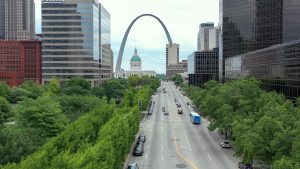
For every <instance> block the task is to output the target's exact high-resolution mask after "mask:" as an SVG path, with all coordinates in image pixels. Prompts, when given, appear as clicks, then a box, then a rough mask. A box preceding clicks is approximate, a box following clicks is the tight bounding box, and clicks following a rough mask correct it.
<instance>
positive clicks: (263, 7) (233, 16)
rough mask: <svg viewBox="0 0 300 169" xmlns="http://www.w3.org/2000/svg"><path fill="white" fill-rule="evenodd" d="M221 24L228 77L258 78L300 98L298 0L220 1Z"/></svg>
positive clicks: (221, 55)
mask: <svg viewBox="0 0 300 169" xmlns="http://www.w3.org/2000/svg"><path fill="white" fill-rule="evenodd" d="M220 24H221V33H222V34H221V37H222V39H221V42H222V45H220V56H219V58H220V60H221V61H222V62H221V63H222V64H223V65H221V67H220V68H221V70H222V71H223V74H222V75H223V77H224V78H225V80H230V79H236V78H239V77H256V78H258V79H260V80H262V81H263V84H264V87H265V88H266V89H268V90H276V91H278V92H281V93H284V94H286V96H287V97H289V98H295V97H299V88H300V85H299V81H300V77H299V72H297V71H296V70H300V65H299V63H298V60H299V58H300V54H299V52H298V51H299V44H298V42H295V41H297V40H299V39H300V31H299V30H300V1H299V0H247V1H241V0H221V1H220ZM294 43H295V44H294ZM274 45H275V46H274ZM225 62H226V65H225ZM291 71H293V72H294V74H291V73H289V72H291Z"/></svg>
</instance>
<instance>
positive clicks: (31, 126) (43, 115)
mask: <svg viewBox="0 0 300 169" xmlns="http://www.w3.org/2000/svg"><path fill="white" fill-rule="evenodd" d="M140 79H148V78H144V77H143V78H140ZM157 81H158V80H157V79H155V78H151V79H150V80H149V81H148V82H147V83H145V84H144V85H143V86H140V87H137V86H134V87H132V86H130V85H129V81H128V80H122V79H112V80H109V81H106V82H104V83H103V84H102V85H100V86H96V87H93V88H91V87H90V84H89V82H87V81H85V80H84V79H81V78H73V79H71V80H69V81H66V82H63V83H59V81H58V79H53V80H52V81H51V82H50V83H49V84H48V85H46V86H40V85H37V84H35V83H32V82H25V84H26V85H24V84H23V85H21V86H20V87H17V88H9V87H8V86H7V85H5V84H4V83H0V88H1V87H3V86H4V87H5V88H6V89H7V90H0V91H1V93H0V94H1V97H0V119H2V120H1V121H2V123H1V124H2V125H1V126H0V165H1V164H2V165H4V164H7V163H18V162H19V161H20V160H21V159H24V158H26V156H27V155H29V154H31V153H33V152H35V151H37V150H38V152H43V153H44V152H45V151H47V150H48V149H47V150H45V147H47V145H49V144H51V142H52V143H53V144H54V145H52V146H53V147H52V148H54V149H59V148H60V147H66V150H64V153H65V152H67V151H73V150H74V151H75V150H76V153H77V148H76V146H83V145H81V144H83V143H84V144H85V143H86V146H88V145H89V144H91V142H93V143H96V141H97V139H98V137H96V136H97V134H95V132H97V133H98V132H99V131H98V130H99V129H100V127H101V126H102V125H104V124H105V123H106V122H107V121H109V120H110V118H111V117H112V116H113V114H115V115H117V114H118V116H119V114H125V112H126V113H128V112H132V113H133V114H132V115H126V117H127V116H128V117H129V116H136V117H135V119H136V118H137V117H139V115H138V114H137V113H134V112H137V111H136V110H137V100H136V99H140V100H143V99H145V100H149V98H150V96H149V95H151V94H152V92H153V89H154V88H155V87H154V88H151V87H153V86H157V85H153V84H157ZM87 84H88V85H87ZM23 86H31V87H30V88H27V89H25V88H24V87H23ZM35 87H36V88H38V90H39V91H41V92H40V93H39V94H38V95H36V96H35V97H31V96H30V95H26V96H22V95H20V97H18V99H19V100H18V101H17V102H9V101H8V100H9V98H10V97H11V93H12V91H13V90H19V88H21V89H22V90H28V91H29V89H30V91H31V90H32V91H34V90H37V89H36V88H35ZM157 87H158V86H157ZM4 91H6V92H4ZM130 92H133V94H134V96H133V97H132V98H133V99H134V100H132V101H131V102H133V103H136V104H132V105H128V104H127V103H129V101H128V99H127V98H128V95H129V93H130ZM35 94H37V93H35ZM102 98H103V99H102ZM117 100H118V101H117ZM145 102H146V101H145ZM10 103H11V104H10ZM135 109H136V110H135ZM82 116H83V117H82ZM80 117H82V118H83V119H85V120H86V122H78V121H82V118H80ZM92 118H95V119H94V120H97V123H98V122H99V125H98V124H97V125H98V127H97V128H96V129H95V128H94V127H96V126H95V125H96V124H93V123H92V121H93V120H92ZM77 119H79V120H77ZM131 119H132V118H131ZM133 119H134V118H133ZM99 120H100V121H99ZM138 122H139V121H138V120H136V121H135V123H138ZM83 123H84V124H83ZM85 123H86V124H88V123H89V125H86V124H85ZM95 123H96V122H95ZM132 124H133V126H135V125H134V123H132ZM90 125H92V126H90ZM75 126H78V127H75ZM83 126H84V127H86V128H82V127H83ZM112 128H113V127H112ZM87 130H95V131H93V132H94V133H92V131H91V132H88V131H87ZM128 130H132V131H135V130H136V128H134V130H133V128H129V129H128ZM71 131H72V132H71ZM70 132H71V133H70ZM81 132H82V133H81ZM60 133H61V134H60ZM63 133H64V134H63ZM72 133H73V134H72ZM133 133H136V132H133ZM69 134H70V135H69ZM81 134H83V135H82V137H81V136H80V135H81ZM57 135H58V136H57ZM76 135H78V136H76ZM58 137H59V138H62V137H63V138H64V139H65V138H66V137H69V138H68V139H67V140H65V143H64V142H63V141H62V140H59V141H58V142H56V141H55V140H57V139H58ZM77 137H78V138H77ZM84 137H89V138H87V139H89V141H87V142H86V141H85V139H84ZM131 139H132V137H131ZM49 140H50V141H49ZM73 141H74V142H73ZM46 142H48V143H47V144H46V145H44V143H46ZM68 144H70V145H68ZM73 144H74V146H75V147H73V146H72V145H73ZM43 145H44V146H43ZM41 146H43V147H42V148H40V147H41ZM70 146H71V147H73V148H70ZM52 148H50V149H52ZM74 148H75V149H74ZM51 151H52V150H51ZM53 151H54V150H53ZM58 151H59V150H58ZM38 152H37V153H34V155H32V156H35V155H38V156H41V154H39V153H38ZM59 153H60V151H59V152H58V153H57V154H56V155H55V156H53V158H54V157H56V156H57V155H58V154H59ZM46 154H48V155H51V153H50V152H47V153H46ZM46 154H44V155H46ZM31 158H32V157H31V156H30V157H29V158H28V159H31ZM47 158H48V157H47ZM25 161H28V160H25ZM44 162H45V161H44ZM22 163H23V162H22ZM118 163H119V162H118ZM21 165H22V166H23V164H21ZM41 165H45V166H46V164H45V163H43V164H41ZM12 166H17V165H16V164H12V165H8V166H7V167H12ZM17 168H18V167H17ZM29 168H30V167H29ZM40 168H42V167H40Z"/></svg>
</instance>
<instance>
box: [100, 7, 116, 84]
mask: <svg viewBox="0 0 300 169" xmlns="http://www.w3.org/2000/svg"><path fill="white" fill-rule="evenodd" d="M99 9H100V10H99V12H100V20H99V22H100V30H101V38H100V44H101V51H100V53H101V54H100V56H101V57H100V65H101V69H100V71H101V72H100V75H101V80H102V81H104V80H108V79H111V78H112V77H113V51H112V49H111V37H110V35H111V27H110V13H109V12H108V11H107V10H106V9H105V8H104V6H103V5H101V4H100V8H99Z"/></svg>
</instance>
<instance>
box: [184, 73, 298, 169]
mask: <svg viewBox="0 0 300 169" xmlns="http://www.w3.org/2000/svg"><path fill="white" fill-rule="evenodd" d="M260 86H261V84H260V82H259V81H257V80H255V79H241V80H237V81H231V82H228V83H224V84H220V83H218V82H216V81H209V82H207V83H206V84H205V85H204V86H203V87H202V88H199V87H195V86H188V85H183V86H182V87H183V89H184V90H185V92H186V93H187V95H188V96H189V97H190V98H191V99H192V100H193V102H194V104H195V105H196V106H197V107H198V109H199V112H200V114H201V115H202V116H203V117H206V118H208V119H209V121H210V124H209V126H208V129H209V130H211V131H213V130H216V129H218V130H220V131H222V132H223V133H224V134H225V137H227V138H229V139H231V140H232V142H233V145H234V149H235V151H236V154H235V155H236V156H238V157H240V158H241V159H242V160H243V161H244V162H245V163H252V162H253V161H262V162H263V163H265V164H268V165H270V166H272V168H273V169H299V168H300V101H299V99H298V104H294V103H293V102H292V101H291V100H288V99H286V98H285V97H284V96H283V95H281V94H278V93H275V92H266V91H264V90H262V89H261V88H260Z"/></svg>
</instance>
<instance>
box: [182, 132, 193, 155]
mask: <svg viewBox="0 0 300 169" xmlns="http://www.w3.org/2000/svg"><path fill="white" fill-rule="evenodd" d="M183 132H184V135H185V139H186V142H187V143H188V146H189V148H190V150H191V151H192V149H191V145H190V142H189V140H188V138H187V136H186V132H185V130H183Z"/></svg>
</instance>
